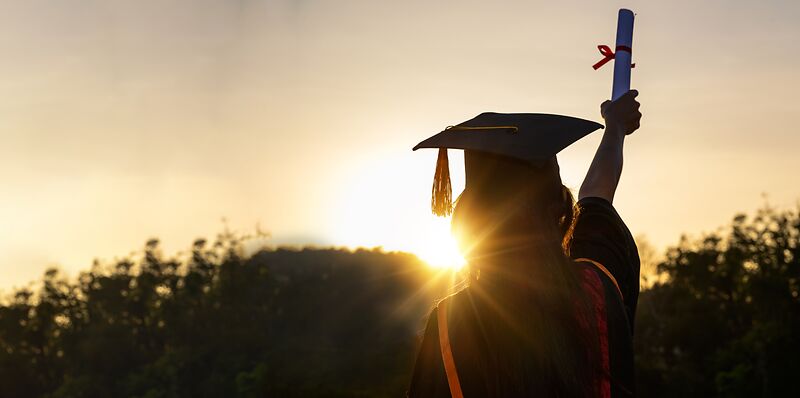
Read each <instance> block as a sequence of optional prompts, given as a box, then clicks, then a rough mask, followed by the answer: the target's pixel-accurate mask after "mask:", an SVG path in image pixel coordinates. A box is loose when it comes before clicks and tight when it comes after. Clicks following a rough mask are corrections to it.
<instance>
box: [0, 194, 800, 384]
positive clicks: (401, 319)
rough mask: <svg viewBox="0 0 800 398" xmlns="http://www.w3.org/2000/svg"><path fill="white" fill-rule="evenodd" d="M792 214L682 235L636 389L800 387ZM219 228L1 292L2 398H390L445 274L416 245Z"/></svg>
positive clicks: (645, 307)
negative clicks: (190, 240) (273, 241)
mask: <svg viewBox="0 0 800 398" xmlns="http://www.w3.org/2000/svg"><path fill="white" fill-rule="evenodd" d="M799 240H800V216H799V215H798V213H797V212H777V211H774V210H771V209H763V210H761V211H759V212H758V213H757V214H756V215H755V216H753V217H749V218H748V217H745V216H737V217H736V218H735V219H734V221H733V223H732V225H731V226H730V228H729V229H727V230H725V231H721V232H718V233H714V234H710V235H708V236H705V237H703V238H700V239H696V240H689V239H685V238H684V239H682V240H681V242H680V244H679V245H678V246H677V247H674V248H672V249H670V250H669V251H668V252H667V254H666V257H665V259H664V260H663V261H662V262H661V263H660V264H658V267H657V269H658V272H659V276H658V279H659V280H660V282H658V283H655V284H654V285H653V286H652V287H649V288H648V289H647V290H645V291H643V292H642V294H641V297H640V303H639V312H638V316H637V323H636V331H635V333H636V338H635V344H636V352H637V372H638V381H639V386H638V389H639V393H640V394H639V395H640V396H647V397H674V396H684V397H714V396H717V397H783V396H800V388H799V387H798V384H797V383H796V382H795V380H794V376H795V375H797V374H800V362H798V361H797V358H796V357H797V356H798V353H800V339H799V338H798V336H800V298H798V294H799V292H800V252H799V250H800V249H798V246H799V245H798V243H800V242H799ZM242 247H243V241H242V240H241V239H237V238H235V237H231V236H230V235H227V234H226V235H222V236H220V238H219V239H218V240H217V242H215V243H213V244H210V243H207V242H205V241H203V240H198V241H196V242H195V243H194V245H193V247H192V250H191V254H190V255H189V257H188V258H185V259H177V258H164V257H163V256H161V255H160V254H159V250H158V242H157V241H156V240H151V241H150V242H148V243H147V245H146V247H145V249H144V250H143V252H142V255H141V256H140V257H141V258H137V259H133V258H129V259H123V260H120V261H117V262H115V263H113V264H107V265H96V266H95V267H93V268H92V269H91V270H90V271H88V272H84V273H82V274H80V276H79V277H78V278H77V280H67V279H65V278H64V277H63V276H62V275H61V274H59V272H58V271H57V270H48V271H47V272H46V274H45V276H44V278H43V281H42V283H41V287H40V288H38V289H37V290H36V291H31V290H28V289H22V290H19V291H17V292H16V293H14V294H13V295H12V297H9V299H8V300H7V303H5V304H3V305H2V306H0V396H2V397H40V396H41V397H53V398H55V397H148V398H156V397H266V396H276V397H293V396H297V397H299V396H303V397H308V396H325V397H337V396H341V397H344V396H347V397H396V396H402V395H403V392H404V391H405V388H406V385H407V383H408V378H409V374H410V371H411V367H412V363H413V357H414V355H415V349H416V344H417V338H418V337H417V336H418V333H419V332H420V331H421V328H422V327H423V324H422V321H423V318H424V317H425V314H426V313H427V311H428V310H429V309H430V308H431V306H432V304H433V302H434V300H435V298H437V297H441V296H442V295H444V294H445V293H446V292H447V291H448V289H450V288H451V282H452V281H451V278H450V277H449V276H448V275H449V274H447V273H436V272H434V271H432V270H430V269H429V268H427V266H425V265H424V264H423V263H422V262H421V261H420V260H418V259H417V258H416V257H415V256H413V255H410V254H403V253H385V252H381V251H377V250H358V251H354V252H351V251H346V250H333V249H302V250H299V249H298V250H290V249H271V250H263V251H260V252H258V253H256V254H255V255H252V256H245V255H243V254H242V253H243V250H242Z"/></svg>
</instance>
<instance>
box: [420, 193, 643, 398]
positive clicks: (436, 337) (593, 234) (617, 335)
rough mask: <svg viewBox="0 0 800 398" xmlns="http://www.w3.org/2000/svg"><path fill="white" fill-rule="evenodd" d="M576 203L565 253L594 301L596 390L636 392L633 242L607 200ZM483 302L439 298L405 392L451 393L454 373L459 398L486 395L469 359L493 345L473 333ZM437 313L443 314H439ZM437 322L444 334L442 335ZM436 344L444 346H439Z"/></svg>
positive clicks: (467, 296) (465, 294)
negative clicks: (600, 376)
mask: <svg viewBox="0 0 800 398" xmlns="http://www.w3.org/2000/svg"><path fill="white" fill-rule="evenodd" d="M578 207H579V209H580V213H579V216H578V221H577V223H576V226H575V230H574V233H573V241H572V246H571V250H570V256H571V257H572V258H573V259H574V260H576V261H575V262H574V266H575V267H579V269H580V273H581V276H582V277H583V280H584V283H583V284H582V286H583V288H584V289H586V293H587V297H589V298H590V299H591V301H592V303H593V305H594V307H595V310H596V311H595V312H596V313H595V316H596V321H597V322H596V325H597V327H598V333H597V334H598V336H599V337H600V339H601V341H600V347H599V348H600V351H601V359H602V362H603V366H602V367H603V368H604V369H605V370H606V371H607V373H608V374H609V375H610V377H608V378H604V380H602V381H600V383H601V384H600V396H601V397H603V398H608V397H614V398H616V397H631V396H634V395H635V391H634V386H635V382H634V380H635V379H634V361H633V321H634V316H635V313H636V303H637V300H638V296H639V268H640V262H639V256H638V252H637V249H636V244H635V242H634V240H633V237H632V236H631V233H630V231H629V230H628V228H627V226H626V225H625V223H624V222H623V221H622V218H621V217H620V216H619V214H618V213H617V211H616V210H615V209H614V207H613V206H612V205H611V204H610V203H609V202H608V201H606V200H605V199H601V198H584V199H582V200H580V201H579V202H578ZM483 301H484V300H480V298H479V297H476V296H475V295H474V294H473V292H471V291H470V289H469V288H467V289H464V290H462V291H461V292H459V293H457V294H455V295H453V296H450V297H448V298H447V299H445V300H443V301H442V302H440V303H439V305H438V306H437V308H435V309H434V310H433V311H432V312H431V315H430V317H429V319H428V322H427V326H426V328H425V332H424V335H423V339H422V343H421V346H420V349H419V352H418V355H417V360H416V364H415V367H414V372H413V375H412V380H411V385H410V388H409V391H408V396H409V397H451V396H452V395H451V384H453V380H452V378H453V373H455V374H456V378H457V381H455V383H457V384H458V388H460V390H461V392H462V393H463V396H464V397H481V396H485V395H486V391H485V387H484V384H483V377H484V376H485V375H482V374H480V370H478V369H477V368H476V366H475V365H474V364H476V363H478V362H477V357H476V356H475V355H476V354H475V353H477V352H487V351H489V350H491V347H486V344H487V343H486V341H485V340H484V339H481V338H480V333H479V331H480V328H481V320H480V312H481V311H484V310H488V309H485V307H484V303H483ZM443 309H444V311H442V310H443ZM440 312H445V314H444V316H443V317H444V318H445V319H442V316H440V314H439V313H440ZM440 326H441V327H442V329H443V330H445V332H446V333H444V336H446V338H445V339H444V340H443V339H442V336H443V335H442V334H440V333H441V331H442V330H440ZM442 342H444V343H445V344H444V345H445V346H448V345H449V348H450V349H449V350H444V351H443V350H442V346H443V345H442V344H441V343H442ZM448 356H449V357H448ZM443 357H445V358H444V359H443ZM446 367H449V369H447V370H446ZM453 368H454V369H455V371H454V370H453ZM448 376H449V377H450V378H451V380H450V381H448ZM501 377H502V376H501Z"/></svg>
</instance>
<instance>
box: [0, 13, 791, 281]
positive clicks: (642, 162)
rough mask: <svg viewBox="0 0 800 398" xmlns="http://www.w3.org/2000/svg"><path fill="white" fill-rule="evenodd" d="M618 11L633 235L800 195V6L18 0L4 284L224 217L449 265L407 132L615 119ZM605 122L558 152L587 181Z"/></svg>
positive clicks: (177, 237) (1, 168) (7, 101)
mask: <svg viewBox="0 0 800 398" xmlns="http://www.w3.org/2000/svg"><path fill="white" fill-rule="evenodd" d="M621 7H627V8H631V9H632V10H634V11H635V12H636V13H637V17H636V25H635V29H634V41H633V48H634V51H633V54H634V56H633V58H634V62H636V64H637V67H636V68H635V69H634V70H633V76H632V86H633V87H634V88H637V89H638V90H639V91H640V96H639V100H640V102H641V103H642V113H643V115H644V116H643V119H642V127H641V129H640V130H639V131H637V132H636V133H635V134H634V135H633V136H630V137H629V138H628V139H627V141H626V144H625V145H626V148H625V170H624V172H623V177H622V181H621V183H620V186H619V190H618V192H617V196H616V198H615V202H614V205H615V206H616V207H617V209H618V210H619V212H620V213H621V215H622V216H623V218H624V219H625V221H626V222H627V224H628V226H629V227H630V229H631V230H632V232H633V233H634V234H635V235H639V236H644V237H646V239H647V241H648V242H651V244H653V245H654V246H655V247H656V248H658V249H659V250H663V249H664V248H666V247H668V246H670V245H673V244H675V243H677V242H678V239H679V237H680V236H681V234H683V233H688V234H689V235H690V236H699V235H700V234H702V233H703V232H711V231H715V230H717V229H718V228H720V227H724V226H725V225H727V224H728V223H729V221H730V220H731V219H732V217H733V216H734V215H735V214H736V213H739V212H751V213H752V212H753V211H755V210H756V209H758V208H759V207H761V206H763V205H764V204H765V203H767V202H769V203H770V204H771V205H774V206H777V207H786V208H793V207H796V206H797V204H798V199H800V184H796V183H795V181H796V174H797V170H800V156H797V153H796V152H797V148H800V134H798V129H797V127H796V123H795V121H794V120H793V118H792V117H793V116H795V117H796V116H797V115H800V102H798V100H796V99H795V95H796V93H797V92H798V89H800V78H798V76H797V72H796V70H797V65H798V63H799V62H800V47H798V46H797V43H798V42H800V24H798V23H797V21H798V20H800V3H799V2H793V1H738V0H727V1H720V0H717V1H702V2H696V1H683V0H679V1H668V2H667V1H627V2H620V1H585V2H574V1H569V0H563V1H557V2H543V1H535V0H527V1H495V2H486V1H484V2H473V1H458V2H455V1H438V2H431V1H417V0H409V1H394V2H376V1H367V0H363V1H361V0H337V1H311V0H303V1H301V0H294V1H286V0H274V1H255V0H249V1H248V0H241V1H231V0H229V1H221V0H220V1H210V0H171V1H149V0H136V1H132V0H131V1H111V0H95V1H91V0H83V1H70V2H65V1H59V0H28V1H8V0H2V1H0V54H2V57H0V190H1V191H0V192H1V193H0V220H2V223H0V275H2V280H0V289H10V288H12V287H15V286H23V285H25V284H26V283H27V282H28V281H31V280H34V279H38V278H39V277H40V276H41V275H42V273H43V271H44V270H45V269H46V268H47V267H50V266H59V267H61V268H62V269H64V270H65V271H66V272H67V274H68V275H77V273H78V272H79V271H80V270H86V269H89V267H90V266H91V264H92V261H93V260H94V259H100V260H101V261H102V262H109V261H113V260H114V259H115V258H119V257H122V256H125V255H127V254H128V253H131V252H132V251H136V250H140V249H141V248H142V247H143V246H144V243H145V241H146V240H147V239H148V238H151V237H157V238H159V239H160V240H161V242H162V246H163V250H164V252H165V253H167V254H174V253H177V252H179V251H182V250H186V249H188V248H189V247H190V246H191V243H192V241H193V240H194V239H195V238H198V237H209V238H213V237H214V236H215V235H216V234H217V233H219V232H221V231H222V230H223V229H225V228H230V229H232V230H236V231H242V232H252V231H254V230H255V228H257V227H258V228H260V229H262V230H265V231H269V233H270V234H271V239H270V240H269V242H270V244H276V245H277V244H293V245H301V244H313V245H334V246H347V247H355V246H382V247H384V248H386V249H388V250H409V251H412V252H415V253H418V254H420V255H422V256H423V257H425V256H427V257H429V258H433V257H435V255H436V254H437V253H436V250H447V249H446V248H444V246H446V245H445V243H446V242H447V239H448V237H447V236H448V235H447V234H448V225H447V222H448V221H447V220H446V219H436V218H435V217H434V216H433V215H431V214H430V211H429V208H428V206H429V200H430V196H429V195H430V187H431V185H430V184H431V180H432V176H433V168H434V164H435V158H436V153H435V152H436V151H418V152H412V151H411V147H413V145H414V144H416V143H417V142H419V141H421V140H422V139H424V138H426V137H428V136H429V135H432V134H434V133H436V132H438V131H440V130H441V129H443V128H444V127H446V126H448V125H452V124H457V123H459V122H461V121H464V120H467V119H470V118H472V117H473V116H475V115H477V114H479V113H481V112H484V111H496V112H543V113H558V114H565V115H571V116H576V117H582V118H586V119H591V120H596V121H601V118H600V115H599V104H600V103H601V102H602V101H603V100H605V99H607V98H608V97H609V96H610V90H611V73H612V69H613V68H612V67H611V65H610V64H609V65H607V66H606V67H604V68H602V69H600V70H599V71H594V70H592V68H591V65H592V64H594V63H595V62H596V61H597V60H599V59H600V58H601V55H600V54H599V52H598V51H597V48H596V46H597V45H598V44H613V42H614V34H615V31H616V30H615V26H616V15H617V10H618V9H619V8H621ZM600 135H601V133H600V132H597V133H594V134H592V135H590V136H588V137H586V138H584V139H583V140H581V141H579V142H578V143H576V144H575V145H573V146H571V147H570V148H568V149H567V150H565V151H564V152H562V153H561V154H560V155H559V162H560V164H561V170H562V178H563V180H564V182H565V183H566V184H567V185H568V186H570V187H571V188H574V189H576V190H577V188H578V187H579V185H580V182H581V180H582V177H583V175H584V173H585V171H586V169H587V167H588V165H589V162H590V161H591V156H592V154H593V151H594V149H595V147H596V145H597V143H598V142H599V139H600ZM461 159H462V158H461V157H460V156H459V154H458V153H455V151H451V164H456V165H457V164H459V162H461V161H462V160H461ZM452 172H453V178H454V188H455V190H456V193H457V192H458V191H459V190H460V189H461V188H462V187H463V170H460V168H458V167H453V168H452ZM434 248H440V249H436V250H434ZM439 254H441V253H439Z"/></svg>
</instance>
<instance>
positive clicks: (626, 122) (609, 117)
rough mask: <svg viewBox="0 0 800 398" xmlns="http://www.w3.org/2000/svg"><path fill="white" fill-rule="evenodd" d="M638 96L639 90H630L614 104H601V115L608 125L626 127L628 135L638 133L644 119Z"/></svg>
mask: <svg viewBox="0 0 800 398" xmlns="http://www.w3.org/2000/svg"><path fill="white" fill-rule="evenodd" d="M638 95H639V91H638V90H630V91H628V92H627V93H625V94H624V95H623V96H621V97H619V98H618V99H617V100H615V101H613V102H612V101H604V102H603V103H602V104H600V114H601V115H602V116H603V118H604V119H605V120H606V124H607V125H609V124H614V125H619V126H624V127H623V129H624V130H625V134H626V135H627V134H631V133H633V132H634V131H636V130H637V129H638V128H639V126H640V124H641V118H642V112H641V111H640V108H641V104H640V103H639V101H636V97H637V96H638Z"/></svg>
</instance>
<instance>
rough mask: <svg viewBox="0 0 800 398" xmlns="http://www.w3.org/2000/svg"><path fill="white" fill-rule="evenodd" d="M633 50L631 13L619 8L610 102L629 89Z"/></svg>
mask: <svg viewBox="0 0 800 398" xmlns="http://www.w3.org/2000/svg"><path fill="white" fill-rule="evenodd" d="M632 48H633V11H631V10H628V9H625V8H621V9H620V10H619V18H618V19H617V45H616V49H615V50H614V85H613V88H612V90H611V100H612V101H615V100H616V99H617V98H619V97H621V96H622V95H623V94H625V93H627V92H628V91H630V89H631V49H632Z"/></svg>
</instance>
